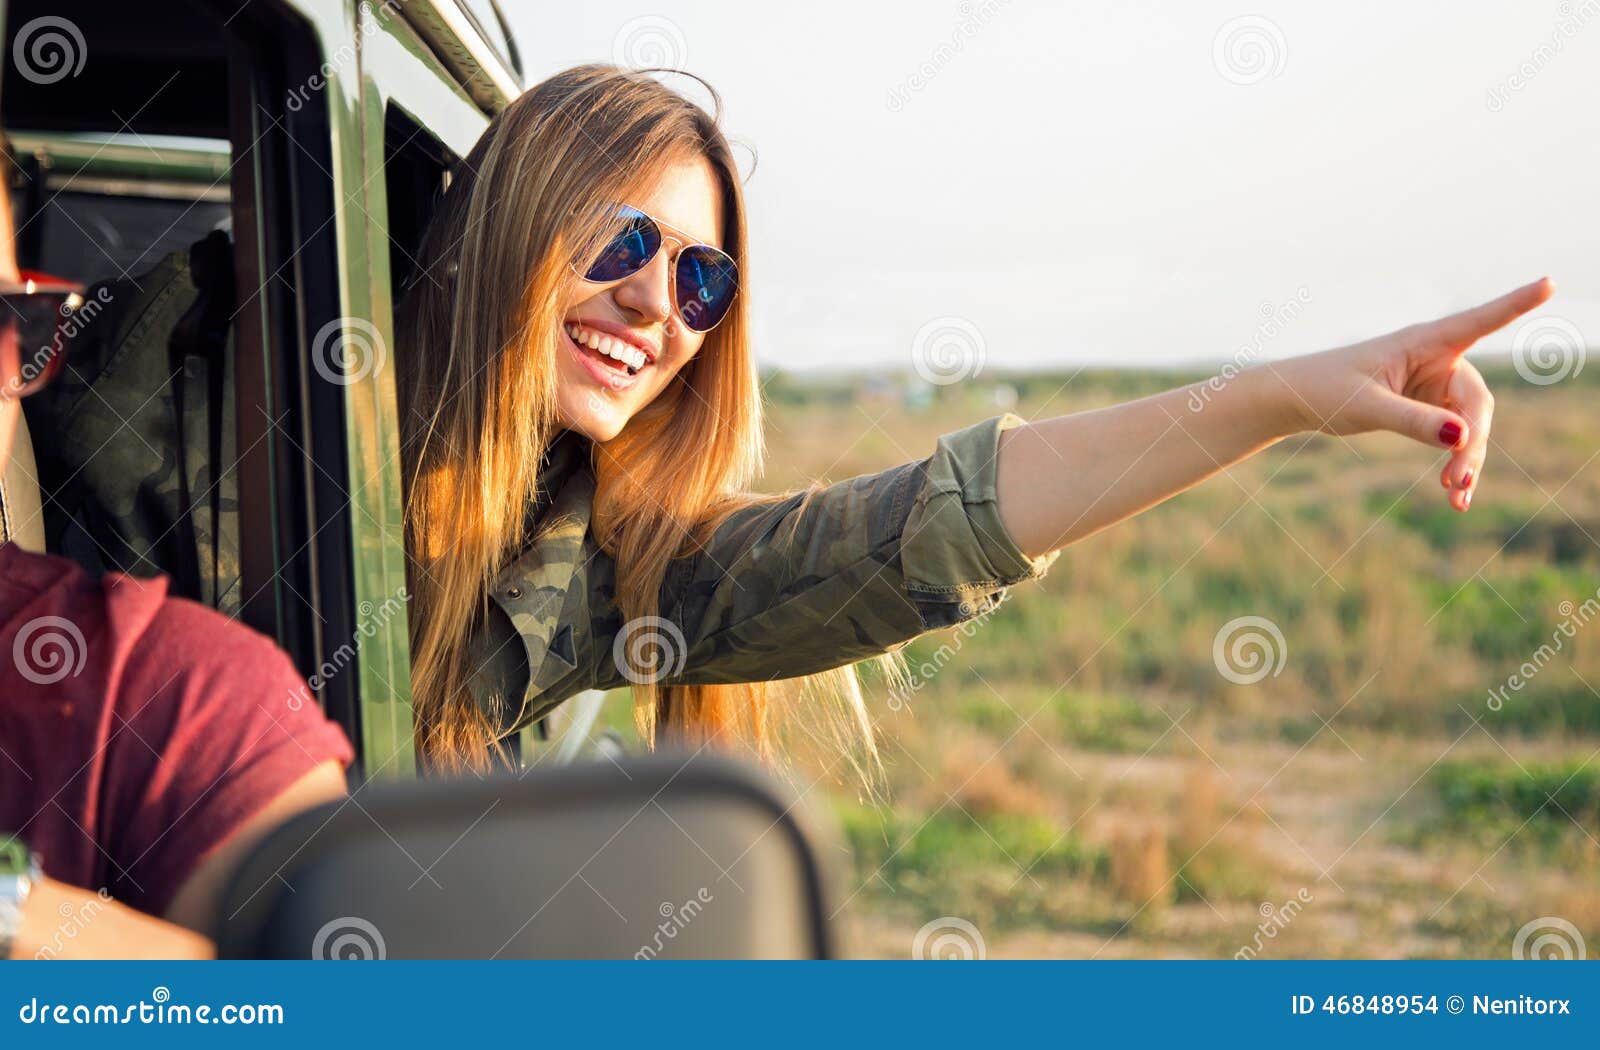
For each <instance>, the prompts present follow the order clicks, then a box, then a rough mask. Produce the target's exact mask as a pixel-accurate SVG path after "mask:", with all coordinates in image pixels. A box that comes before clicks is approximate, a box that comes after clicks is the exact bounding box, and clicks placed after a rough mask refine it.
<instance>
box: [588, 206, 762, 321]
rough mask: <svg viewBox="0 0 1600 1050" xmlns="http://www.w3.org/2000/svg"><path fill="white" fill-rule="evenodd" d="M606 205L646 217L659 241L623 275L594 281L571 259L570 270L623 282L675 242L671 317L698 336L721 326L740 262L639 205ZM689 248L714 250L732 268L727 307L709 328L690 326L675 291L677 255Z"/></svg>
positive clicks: (735, 288) (669, 272)
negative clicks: (599, 278)
mask: <svg viewBox="0 0 1600 1050" xmlns="http://www.w3.org/2000/svg"><path fill="white" fill-rule="evenodd" d="M608 207H611V208H616V209H624V208H625V209H627V210H628V211H630V212H632V213H633V214H634V215H636V216H638V217H639V218H642V219H647V220H649V221H650V222H651V223H653V224H654V225H655V228H656V236H657V240H658V241H659V243H658V244H657V246H656V249H655V251H653V252H651V253H650V254H649V255H648V256H646V257H645V258H644V260H643V261H642V262H641V263H640V264H639V269H637V270H635V271H633V273H630V274H627V275H625V276H622V277H617V278H613V279H611V280H600V281H597V280H595V279H593V278H591V277H590V276H589V275H588V273H586V272H585V271H583V270H580V269H578V264H577V263H576V262H573V263H571V264H569V265H571V267H572V272H573V273H575V274H577V275H578V277H579V278H581V279H582V280H584V281H586V282H587V283H589V284H618V283H620V282H622V281H626V280H628V279H629V278H631V277H634V276H636V275H637V274H639V273H640V272H642V271H643V270H644V269H645V267H647V266H649V265H650V264H651V263H652V262H654V261H655V258H656V256H657V255H658V254H660V252H661V250H662V249H663V248H665V247H666V246H667V242H668V241H671V242H672V243H673V244H674V245H676V248H674V249H673V250H672V252H671V253H670V254H669V255H668V256H667V263H668V265H667V284H668V288H669V295H670V298H671V302H672V312H673V314H674V316H675V317H677V319H678V320H680V321H682V322H683V326H684V327H685V328H687V329H688V330H689V331H691V332H694V333H696V334H698V335H705V334H706V333H707V332H711V331H714V330H715V329H716V327H717V325H720V324H721V323H722V322H723V321H725V320H726V319H727V317H728V310H730V309H732V308H733V300H734V299H737V298H738V297H739V263H738V260H736V259H735V258H734V257H733V256H731V255H729V254H728V253H727V252H725V251H723V250H722V249H721V248H718V247H717V246H716V245H714V244H707V243H705V242H704V241H697V240H694V239H693V238H690V237H685V236H681V234H682V233H683V231H682V230H679V229H678V228H677V227H676V226H674V225H672V224H671V223H669V222H663V221H662V220H661V219H658V218H656V217H655V216H654V215H651V214H650V213H649V212H647V211H644V210H643V209H641V208H635V207H634V206H633V205H631V204H620V203H614V204H611V205H608ZM669 232H670V234H671V235H670V236H669ZM609 243H610V242H607V245H608V246H609ZM690 248H704V249H706V250H707V251H709V252H714V253H715V254H717V255H719V256H721V257H722V258H724V259H726V260H727V261H728V268H729V269H730V270H732V271H733V294H732V295H731V296H730V297H729V299H728V306H727V308H726V309H724V310H723V311H722V316H721V317H719V318H717V323H716V324H713V325H712V326H711V327H709V328H696V327H694V326H693V325H691V324H690V323H689V319H688V318H687V317H685V316H684V309H683V302H682V297H681V296H680V295H679V294H678V257H679V256H680V255H682V254H683V253H684V252H685V251H687V250H688V249H690ZM591 269H593V267H591Z"/></svg>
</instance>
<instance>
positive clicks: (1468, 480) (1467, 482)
mask: <svg viewBox="0 0 1600 1050" xmlns="http://www.w3.org/2000/svg"><path fill="white" fill-rule="evenodd" d="M1461 487H1462V488H1464V489H1470V488H1471V487H1472V471H1470V470H1469V471H1467V472H1466V473H1465V474H1463V475H1461Z"/></svg>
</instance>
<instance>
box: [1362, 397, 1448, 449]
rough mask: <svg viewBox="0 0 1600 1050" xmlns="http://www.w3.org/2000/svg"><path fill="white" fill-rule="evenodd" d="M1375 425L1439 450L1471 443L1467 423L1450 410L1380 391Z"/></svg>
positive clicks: (1375, 407)
mask: <svg viewBox="0 0 1600 1050" xmlns="http://www.w3.org/2000/svg"><path fill="white" fill-rule="evenodd" d="M1374 394H1375V395H1376V400H1375V403H1374V405H1373V417H1374V418H1373V423H1374V424H1375V425H1376V426H1378V427H1381V428H1382V429H1384V430H1392V431H1394V432H1395V433H1396V434H1404V435H1405V436H1406V437H1408V438H1411V439H1412V440H1414V441H1420V442H1422V443H1423V444H1424V445H1427V446H1429V447H1430V448H1435V449H1457V448H1461V447H1462V446H1463V445H1465V444H1466V442H1467V421H1466V420H1465V419H1464V418H1462V417H1461V416H1460V415H1458V414H1457V413H1455V412H1452V411H1450V410H1449V409H1448V408H1440V407H1439V406H1438V405H1430V404H1428V403H1427V402H1426V401H1417V400H1414V399H1413V398H1409V397H1406V396H1405V395H1403V394H1397V393H1395V392H1394V391H1393V390H1389V389H1386V388H1380V389H1378V390H1376V391H1374Z"/></svg>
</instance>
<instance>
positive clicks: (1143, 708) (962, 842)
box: [766, 368, 1600, 958]
mask: <svg viewBox="0 0 1600 1050" xmlns="http://www.w3.org/2000/svg"><path fill="white" fill-rule="evenodd" d="M1190 378H1195V377H1189V376H1176V375H1154V374H1148V373H1132V372H1120V373H1119V372H1081V373H1078V374H1075V375H1066V374H1063V375H1030V376H1027V377H1022V378H1019V377H1009V379H1007V378H1006V377H991V376H988V375H984V376H981V377H979V378H975V379H970V380H966V381H964V382H962V383H959V384H956V385H952V386H947V387H940V388H934V393H935V395H936V396H935V397H934V398H933V399H932V400H931V402H930V403H926V404H920V405H919V404H916V403H915V401H914V400H913V401H909V402H908V400H907V399H906V398H903V397H902V396H901V395H900V393H899V390H898V388H894V387H891V388H887V389H878V390H876V391H875V392H873V393H871V394H868V393H864V392H863V388H862V387H861V386H860V384H857V383H853V382H850V381H845V380H838V381H817V380H812V381H806V382H801V381H797V380H795V379H793V378H790V377H783V376H774V377H771V378H770V379H769V382H768V384H767V390H768V400H769V404H770V407H771V411H770V421H769V449H770V456H769V462H771V463H772V464H774V465H775V466H774V468H773V469H772V470H770V471H769V475H768V477H767V479H766V487H769V488H782V487H788V486H791V485H795V484H799V483H802V482H804V481H806V480H809V479H811V478H820V479H823V480H838V479H841V478H845V477H849V476H851V475H852V474H856V473H861V472H865V471H871V470H877V469H881V468H883V467H887V466H890V465H893V464H896V463H900V462H904V461H906V460H909V459H915V458H920V457H922V456H924V455H926V454H928V452H930V451H931V450H932V448H933V444H934V440H935V439H936V438H937V436H938V435H940V434H942V433H945V432H947V431H950V430H953V429H956V428H957V427H960V426H963V425H965V424H966V423H969V422H972V421H975V420H978V419H982V418H984V417H986V416H989V415H993V414H995V413H996V412H998V411H999V410H1000V407H999V406H1003V405H1008V404H1010V403H1011V402H1010V400H1009V398H1010V396H1011V395H1012V394H1013V393H1015V394H1016V395H1017V400H1016V402H1015V408H1014V410H1015V411H1017V412H1018V413H1019V414H1021V415H1023V416H1026V417H1029V418H1038V417H1044V416H1049V415H1055V414H1059V413H1064V412H1071V411H1076V410H1079V409H1084V408H1093V407H1100V406H1104V405H1107V404H1110V403H1113V402H1115V401H1119V400H1124V399H1126V398H1129V397H1133V396H1138V395H1139V394H1142V393H1147V392H1152V391H1154V390H1156V389H1159V388H1163V387H1166V386H1171V385H1175V384H1177V383H1180V382H1184V381H1187V380H1188V379H1190ZM1589 378H1590V377H1589V376H1583V375H1580V376H1579V377H1577V378H1575V379H1569V380H1568V381H1566V382H1564V383H1561V384H1558V385H1554V386H1545V387H1541V386H1534V385H1531V384H1529V383H1527V382H1524V381H1522V380H1521V379H1519V378H1518V377H1517V375H1516V374H1515V373H1514V372H1513V371H1511V370H1510V369H1509V368H1501V369H1491V383H1492V384H1493V385H1494V387H1495V390H1496V394H1497V398H1498V406H1499V407H1498V415H1497V418H1496V422H1495V428H1494V438H1493V456H1492V458H1491V460H1490V462H1489V464H1488V466H1487V468H1486V470H1485V472H1484V477H1483V480H1482V482H1481V487H1480V489H1479V491H1478V494H1477V499H1476V502H1475V504H1474V506H1473V509H1472V511H1471V512H1470V513H1468V514H1466V515H1464V516H1463V515H1457V514H1455V513H1453V512H1452V511H1450V510H1449V509H1448V508H1447V507H1446V505H1445V502H1444V499H1443V498H1442V494H1441V492H1440V490H1439V485H1438V481H1437V475H1438V471H1439V468H1440V465H1441V464H1442V457H1441V455H1440V454H1437V453H1434V452H1430V451H1429V450H1427V449H1424V448H1422V447H1420V446H1417V445H1414V444H1412V443H1410V442H1407V441H1403V440H1401V439H1398V438H1393V437H1388V436H1367V437H1362V438H1356V439H1350V440H1344V439H1338V438H1329V437H1321V436H1314V437H1306V438H1297V439H1292V440H1289V441H1285V442H1283V443H1281V444H1279V445H1277V446H1275V447H1274V448H1272V449H1270V450H1268V451H1267V452H1266V453H1264V454H1263V455H1261V456H1259V457H1257V458H1256V459H1255V460H1253V461H1251V462H1249V463H1246V464H1244V465H1242V466H1240V467H1238V468H1236V469H1234V470H1232V471H1229V472H1227V473H1226V474H1224V475H1222V476H1219V477H1217V478H1214V479H1212V480H1211V481H1210V482H1208V483H1207V484H1205V485H1203V486H1202V487H1200V488H1199V489H1196V490H1194V491H1192V492H1190V493H1188V494H1186V495H1184V496H1182V497H1179V498H1178V499H1176V500H1173V501H1171V502H1170V503H1168V504H1166V505H1165V506H1163V507H1160V508H1158V509H1156V510H1155V511H1152V512H1150V513H1148V514H1146V515H1144V516H1143V517H1141V518H1138V519H1135V520H1133V521H1131V522H1127V523H1125V524H1123V525H1121V526H1118V527H1116V528H1114V529H1112V530H1110V531H1108V532H1105V533H1102V534H1101V535H1099V536H1096V537H1093V538H1091V539H1089V540H1087V541H1084V542H1083V543H1081V544H1079V545H1077V546H1075V547H1073V548H1070V549H1069V550H1068V551H1067V552H1066V553H1064V554H1063V555H1062V556H1061V558H1060V560H1059V561H1057V563H1056V565H1055V567H1054V568H1053V569H1052V570H1051V572H1050V574H1049V576H1048V577H1046V578H1045V580H1043V581H1042V582H1041V583H1038V584H1030V585H1024V586H1022V587H1019V588H1016V589H1015V590H1014V591H1013V593H1012V594H1011V596H1010V597H1009V598H1008V600H1007V601H1006V602H1005V604H1004V605H1003V606H1002V607H1001V608H1000V609H999V610H998V611H996V612H995V613H993V614H992V615H990V616H989V617H987V618H986V619H984V620H983V621H982V622H981V623H979V624H977V625H976V626H975V627H971V628H969V629H967V630H966V631H965V632H960V633H958V632H956V631H951V632H943V633H941V634H939V635H930V636H928V637H925V638H923V639H919V640H918V641H916V642H914V643H913V644H912V645H911V646H910V647H909V648H908V650H907V654H908V656H909V658H910V661H911V663H912V665H913V666H918V665H921V664H927V665H928V666H929V667H930V668H932V669H933V673H931V674H928V675H926V676H919V679H920V680H921V685H920V686H919V688H917V689H916V691H915V692H913V693H909V694H907V695H906V696H904V697H903V698H900V699H899V700H897V701H896V703H894V704H893V705H890V704H889V703H887V702H886V696H885V692H884V690H883V688H882V687H881V686H879V687H877V690H876V692H875V694H874V695H873V696H872V697H871V700H872V704H873V711H874V714H875V716H876V718H877V720H878V726H879V731H880V733H881V746H882V749H883V757H884V762H885V766H886V768H887V779H888V786H887V791H886V793H885V797H884V798H883V799H881V800H877V799H863V798H862V797H861V795H860V792H859V791H856V790H855V789H854V788H853V787H852V786H851V785H850V784H848V783H845V782H841V781H840V780H839V779H838V778H837V777H836V776H833V775H832V773H831V771H830V770H828V769H826V768H818V769H800V770H797V771H796V773H795V778H796V781H797V783H798V784H799V786H800V787H801V788H803V789H808V790H807V791H806V794H807V797H808V799H809V800H810V801H812V802H813V803H815V808H816V809H818V810H820V811H822V812H824V813H825V814H826V815H827V816H828V818H829V820H830V821H831V822H832V823H833V824H834V825H835V827H836V828H837V829H838V835H837V836H836V842H835V846H836V853H835V854H834V857H833V859H834V861H835V864H834V875H835V894H834V898H835V907H836V908H837V918H838V921H839V923H840V924H841V929H842V931H843V934H844V937H845V944H844V948H845V950H846V951H847V952H848V953H849V954H853V955H871V956H888V957H904V956H906V955H907V954H909V953H910V951H911V949H912V944H913V939H914V937H915V935H916V933H917V931H918V930H919V929H920V928H922V927H923V926H924V924H926V923H929V922H931V921H933V920H937V919H941V918H944V917H955V918H960V919H964V920H966V921H968V922H970V923H972V924H973V925H974V926H975V927H976V928H977V929H978V931H980V934H981V936H982V938H983V941H984V944H985V949H986V952H987V955H988V956H989V957H991V958H997V957H1012V956H1069V957H1101V958H1106V957H1123V956H1205V957H1231V956H1234V955H1235V954H1236V953H1239V952H1240V950H1241V949H1248V951H1247V952H1246V954H1254V955H1255V956H1256V957H1259V958H1289V957H1304V956H1313V957H1407V956H1428V957H1493V958H1504V957H1507V956H1509V954H1510V952H1511V948H1512V942H1513V938H1514V937H1515V935H1516V934H1517V931H1518V930H1519V929H1521V928H1522V927H1523V926H1524V925H1525V924H1527V923H1529V922H1531V921H1533V920H1536V919H1541V918H1544V917H1550V916H1554V917H1559V918H1562V919H1564V920H1566V921H1567V922H1570V923H1572V924H1573V925H1574V926H1575V927H1576V928H1577V929H1578V930H1579V931H1581V933H1582V935H1583V936H1584V937H1585V938H1586V939H1587V941H1588V944H1589V946H1590V948H1589V950H1590V952H1591V954H1593V953H1597V952H1600V692H1597V689H1600V644H1597V641H1600V622H1596V621H1600V612H1597V611H1596V610H1600V605H1597V604H1596V603H1593V602H1591V603H1590V605H1589V606H1587V610H1588V612H1587V613H1586V611H1585V608H1586V607H1585V606H1584V602H1585V601H1586V600H1587V599H1593V598H1595V597H1596V588H1597V586H1600V541H1597V539H1596V538H1597V537H1600V465H1597V463H1596V459H1597V454H1600V423H1597V418H1596V414H1595V405H1596V394H1597V392H1600V386H1597V385H1596V384H1593V383H1591V382H1589ZM1246 616H1253V617H1261V618H1264V619H1266V620H1269V621H1271V623H1272V624H1273V625H1274V626H1275V627H1276V628H1277V629H1278V630H1279V631H1280V632H1281V634H1282V636H1283V644H1282V647H1281V654H1280V655H1281V656H1282V663H1281V668H1280V670H1279V672H1278V673H1277V674H1276V675H1268V676H1267V677H1265V678H1263V679H1262V680H1260V681H1258V682H1255V683H1253V684H1236V683H1235V682H1232V681H1229V680H1228V679H1227V678H1225V677H1224V676H1223V675H1222V674H1221V673H1219V670H1218V667H1217V665H1216V663H1215V662H1214V660H1213V643H1214V641H1215V639H1216V637H1217V635H1218V632H1219V630H1220V629H1221V628H1222V627H1223V625H1224V624H1226V623H1228V622H1229V621H1231V620H1234V619H1235V618H1239V617H1246ZM1563 625H1565V630H1564V629H1563ZM1591 635H1594V637H1590V636H1591ZM958 639H959V642H958ZM1554 639H1559V640H1560V644H1559V646H1557V645H1556V644H1554V641H1553V640H1554ZM941 646H944V647H945V648H944V650H943V651H942V652H941V651H940V647H941ZM1525 662H1529V667H1530V668H1531V669H1532V671H1533V674H1531V675H1526V676H1525V677H1526V681H1524V682H1523V684H1522V685H1521V686H1520V687H1519V688H1509V687H1508V683H1509V682H1511V681H1513V680H1512V679H1511V676H1512V675H1513V674H1519V673H1524V672H1526V671H1527V670H1528V668H1522V665H1523V664H1524V663H1525ZM1519 668H1521V669H1522V670H1521V671H1520V672H1519ZM1519 680H1520V679H1519ZM1491 690H1499V693H1498V694H1497V695H1498V701H1497V703H1495V704H1493V705H1491V703H1490V696H1491V694H1490V691H1491ZM811 785H816V786H815V787H814V788H812V787H811Z"/></svg>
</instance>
